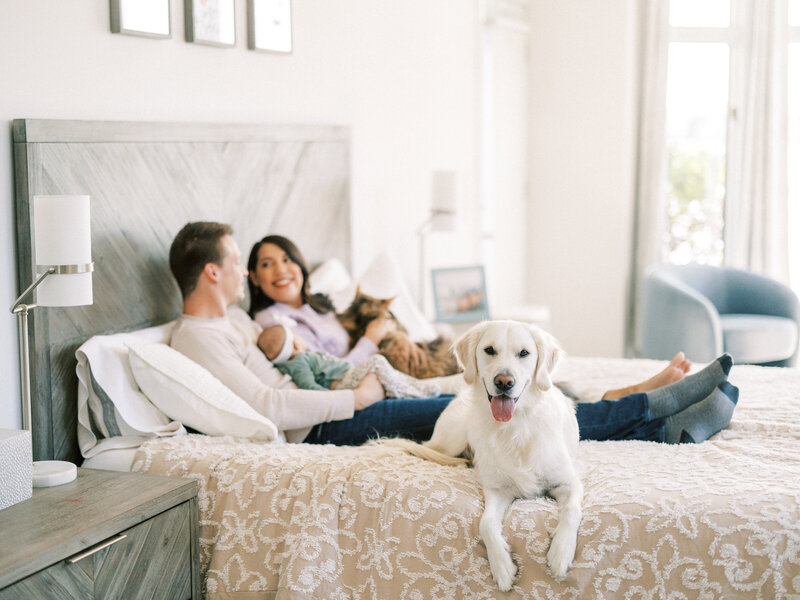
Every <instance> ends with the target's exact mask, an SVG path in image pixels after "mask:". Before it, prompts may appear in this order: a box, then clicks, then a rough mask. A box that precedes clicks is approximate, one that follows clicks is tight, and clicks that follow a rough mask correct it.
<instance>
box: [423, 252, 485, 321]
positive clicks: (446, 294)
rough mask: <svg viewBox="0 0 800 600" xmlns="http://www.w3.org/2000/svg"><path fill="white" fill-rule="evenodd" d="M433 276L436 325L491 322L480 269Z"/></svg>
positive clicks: (436, 272)
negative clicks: (437, 322) (438, 323)
mask: <svg viewBox="0 0 800 600" xmlns="http://www.w3.org/2000/svg"><path fill="white" fill-rule="evenodd" d="M431 275H432V277H433V299H434V304H435V306H436V320H437V321H439V322H440V323H464V322H471V321H482V320H484V319H488V318H489V303H488V302H487V299H486V277H485V274H484V271H483V267H482V266H481V265H477V266H474V267H456V268H452V269H433V270H432V271H431Z"/></svg>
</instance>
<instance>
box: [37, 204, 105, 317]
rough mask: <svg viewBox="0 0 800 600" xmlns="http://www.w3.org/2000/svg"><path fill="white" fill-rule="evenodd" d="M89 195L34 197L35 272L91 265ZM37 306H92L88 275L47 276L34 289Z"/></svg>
mask: <svg viewBox="0 0 800 600" xmlns="http://www.w3.org/2000/svg"><path fill="white" fill-rule="evenodd" d="M90 222H91V219H90V216H89V196H34V197H33V231H34V250H35V257H36V261H35V262H36V269H37V273H41V272H43V271H45V270H47V268H48V267H50V266H70V265H72V266H74V267H75V269H74V270H77V271H84V270H85V268H86V266H87V265H89V264H91V262H92V235H91V229H90ZM36 301H37V304H39V305H40V306H83V305H86V304H91V303H92V273H91V272H78V273H69V274H55V275H48V276H47V277H46V278H45V279H44V281H42V283H41V285H40V286H39V287H38V288H36Z"/></svg>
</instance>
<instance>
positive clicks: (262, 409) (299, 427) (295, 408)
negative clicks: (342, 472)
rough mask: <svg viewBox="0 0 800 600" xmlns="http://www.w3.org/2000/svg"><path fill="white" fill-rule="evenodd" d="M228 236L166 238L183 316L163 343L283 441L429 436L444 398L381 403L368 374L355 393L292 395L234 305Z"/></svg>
mask: <svg viewBox="0 0 800 600" xmlns="http://www.w3.org/2000/svg"><path fill="white" fill-rule="evenodd" d="M232 234H233V231H232V229H231V227H230V226H229V225H225V224H222V223H213V222H195V223H189V224H187V225H186V226H184V227H183V229H181V231H180V232H179V233H178V234H177V236H176V237H175V239H174V240H173V242H172V246H171V248H170V255H169V262H170V269H171V270H172V274H173V275H174V277H175V279H176V281H177V282H178V287H179V288H180V290H181V294H182V296H183V315H182V316H181V317H180V318H179V319H178V322H177V323H176V325H175V329H174V330H173V333H172V338H171V341H170V345H171V346H172V347H173V348H175V349H176V350H178V351H179V352H181V353H182V354H185V355H186V356H188V357H189V358H191V359H192V360H194V361H195V362H196V363H198V364H200V365H202V366H203V367H205V368H206V369H207V370H208V371H210V372H211V373H212V374H213V375H214V376H215V377H216V378H217V379H219V380H220V381H222V383H224V384H225V385H226V386H227V387H228V388H230V389H231V390H232V391H233V392H234V393H235V394H237V395H238V396H240V397H241V398H242V399H244V400H245V401H246V402H247V403H248V404H250V405H251V406H252V407H253V408H254V409H255V410H257V411H258V412H259V413H261V414H262V415H264V416H265V417H267V418H268V419H270V420H271V421H272V422H273V423H274V424H275V425H276V427H277V428H278V429H280V430H282V431H283V432H284V433H285V435H286V438H287V440H288V441H290V442H303V441H306V442H317V443H325V442H333V443H337V444H360V443H362V442H364V441H365V440H366V439H368V437H370V436H372V437H374V436H375V435H376V434H379V435H404V436H406V437H416V438H419V439H425V438H427V437H429V436H430V433H431V432H432V431H433V425H434V423H435V422H436V418H437V417H438V415H439V414H440V413H441V411H442V410H444V407H445V406H446V405H447V403H448V402H449V401H450V398H451V397H449V396H445V397H441V398H435V399H429V400H425V401H420V400H402V399H395V398H392V399H389V400H384V391H383V388H382V387H381V385H380V383H379V382H378V380H377V378H376V377H375V376H374V375H371V376H368V377H366V378H365V379H364V380H363V381H362V382H361V384H360V385H359V386H358V387H357V388H356V389H355V390H338V391H326V392H321V391H312V390H298V389H297V387H296V386H295V385H294V383H293V382H292V380H291V378H289V377H288V376H286V375H283V374H281V373H280V372H279V371H278V370H277V369H276V368H275V367H274V366H273V365H272V363H271V362H270V361H269V360H267V358H266V356H265V355H264V354H263V352H261V350H260V349H259V348H258V345H257V343H258V337H259V335H260V334H261V327H260V326H259V325H258V324H256V323H255V322H254V321H253V320H251V319H250V317H249V316H248V315H247V313H245V312H244V311H243V310H241V309H240V308H238V307H237V306H234V305H235V304H236V303H237V302H240V301H241V300H243V299H244V283H245V278H246V277H247V270H246V269H245V267H244V265H242V262H241V252H240V251H239V248H238V246H237V244H236V241H235V240H234V239H233V235H232ZM420 402H423V403H424V405H423V404H419V403H420ZM411 403H414V404H416V406H411Z"/></svg>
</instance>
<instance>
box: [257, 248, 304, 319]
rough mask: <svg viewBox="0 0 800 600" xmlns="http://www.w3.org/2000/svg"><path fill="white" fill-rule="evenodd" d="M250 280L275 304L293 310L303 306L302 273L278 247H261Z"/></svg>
mask: <svg viewBox="0 0 800 600" xmlns="http://www.w3.org/2000/svg"><path fill="white" fill-rule="evenodd" d="M250 280H251V281H252V282H253V283H254V284H255V285H257V286H258V287H260V288H261V291H262V292H264V293H265V294H266V295H267V296H269V297H270V298H272V299H273V300H274V301H275V302H281V303H283V304H288V305H289V306H291V307H293V308H299V307H300V306H302V305H303V294H302V292H303V271H302V270H301V269H300V266H299V265H298V264H297V263H295V262H293V261H292V259H291V258H290V257H289V255H288V254H287V253H286V251H285V250H283V249H282V248H281V247H280V246H276V245H275V244H262V245H261V247H260V248H259V249H258V261H257V262H256V268H255V271H250Z"/></svg>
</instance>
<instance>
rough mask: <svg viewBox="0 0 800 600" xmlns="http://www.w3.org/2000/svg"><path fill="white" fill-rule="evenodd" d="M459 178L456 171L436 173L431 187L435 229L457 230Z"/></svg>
mask: <svg viewBox="0 0 800 600" xmlns="http://www.w3.org/2000/svg"><path fill="white" fill-rule="evenodd" d="M457 205H458V178H457V175H456V172H455V171H434V172H433V180H432V186H431V211H432V212H433V215H434V217H435V218H434V220H433V228H434V229H435V230H438V231H452V230H453V229H455V228H456V210H457Z"/></svg>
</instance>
